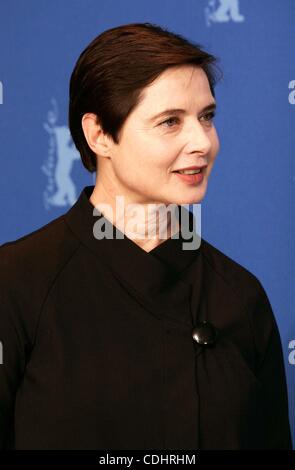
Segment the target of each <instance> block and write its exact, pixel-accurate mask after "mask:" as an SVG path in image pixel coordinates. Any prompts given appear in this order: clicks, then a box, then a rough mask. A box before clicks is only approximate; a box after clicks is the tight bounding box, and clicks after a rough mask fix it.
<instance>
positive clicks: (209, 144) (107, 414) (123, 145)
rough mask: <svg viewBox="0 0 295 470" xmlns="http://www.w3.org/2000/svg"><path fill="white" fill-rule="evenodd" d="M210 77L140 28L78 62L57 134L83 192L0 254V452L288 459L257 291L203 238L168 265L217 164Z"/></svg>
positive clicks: (283, 412)
mask: <svg viewBox="0 0 295 470" xmlns="http://www.w3.org/2000/svg"><path fill="white" fill-rule="evenodd" d="M216 71H217V67H216V59H215V58H214V57H213V56H212V55H210V54H208V53H207V52H205V51H204V50H202V49H201V48H200V46H198V45H196V44H193V43H191V42H189V41H187V40H186V39H184V38H183V37H181V36H179V35H176V34H174V33H171V32H169V31H167V30H164V29H162V28H160V27H158V26H156V25H152V24H149V23H144V24H130V25H124V26H120V27H117V28H113V29H110V30H108V31H105V32H104V33H102V34H101V35H99V36H98V37H97V38H95V39H94V40H93V41H92V42H91V43H90V45H89V46H88V47H87V48H86V49H85V50H84V51H83V52H82V54H81V55H80V57H79V59H78V61H77V63H76V65H75V68H74V71H73V73H72V76H71V82H70V104H69V127H70V131H71V134H72V137H73V140H74V143H75V145H76V147H77V149H78V150H79V152H80V154H81V158H82V162H83V164H84V166H85V167H86V169H87V170H89V171H90V172H94V171H96V172H97V174H96V184H95V186H94V187H92V186H88V187H86V188H84V189H83V191H82V192H81V194H80V197H79V198H78V200H77V202H76V203H75V204H74V206H73V207H72V208H71V209H70V210H69V211H68V212H67V213H66V214H64V215H63V216H61V217H59V218H57V219H55V220H54V221H52V222H50V223H49V224H48V225H46V226H44V227H42V228H40V229H39V230H37V231H35V232H33V233H31V234H29V235H27V236H25V237H22V238H21V239H19V240H16V241H12V242H8V243H6V244H4V245H3V246H2V247H1V249H0V263H1V266H0V267H1V269H0V273H1V274H0V295H1V317H0V326H1V328H0V332H1V338H0V340H1V342H2V344H3V364H2V365H1V366H0V403H1V413H0V443H1V447H2V448H13V449H259V448H260V449H275V448H277V449H290V448H291V438H290V426H289V420H288V402H287V389H286V379H285V371H284V364H283V355H282V348H281V342H280V336H279V332H278V328H277V324H276V321H275V318H274V314H273V312H272V309H271V306H270V303H269V300H268V298H267V295H266V293H265V291H264V289H263V287H262V285H261V283H260V282H259V280H258V279H257V278H256V277H255V276H254V275H253V274H251V273H250V272H249V271H247V270H246V269H245V268H243V267H242V266H240V265H239V264H238V263H236V262H235V261H233V260H231V259H230V258H229V257H227V256H226V255H225V254H223V253H221V252H220V251H219V250H217V249H216V248H214V247H213V246H212V245H211V244H209V243H208V242H206V241H205V240H204V239H201V243H199V244H198V243H197V244H196V243H192V244H191V246H189V247H186V248H184V242H185V240H186V241H187V237H186V236H184V234H185V232H187V231H188V229H190V230H191V232H190V233H191V237H192V238H193V241H194V240H195V238H194V237H195V235H196V231H195V230H194V227H195V223H196V220H195V218H194V217H193V214H192V213H190V212H189V211H187V210H186V209H185V205H186V204H197V203H199V202H200V201H201V200H202V199H203V198H204V196H205V193H206V189H207V184H208V178H209V175H210V173H211V171H212V167H213V165H214V161H215V158H216V155H217V153H218V150H219V141H218V136H217V133H216V130H215V127H214V124H213V117H214V108H215V106H216V100H215V94H214V85H215V83H216V81H217V75H216V74H215V72H216ZM167 109H170V111H167ZM171 109H173V111H171ZM191 168H193V169H194V170H195V171H194V173H195V174H191V175H189V174H185V173H187V171H183V170H188V169H191ZM198 170H201V172H198ZM118 197H120V198H121V199H120V200H119V201H118ZM122 202H123V204H122ZM118 203H120V204H121V205H120V204H118ZM155 204H156V205H157V204H159V205H161V207H162V209H163V208H164V209H167V208H170V205H171V204H172V205H173V207H174V210H172V211H171V212H169V214H170V215H168V217H165V215H166V214H165V211H163V210H162V211H160V212H157V210H156V208H155ZM122 207H123V210H122ZM134 207H135V212H136V216H135V217H134V216H133V212H134V211H133V209H134ZM178 216H180V217H178ZM113 217H115V218H113ZM187 218H189V225H187V223H185V220H186V221H187ZM158 226H159V227H158ZM158 228H160V230H159V229H158ZM163 229H165V230H163ZM165 231H166V235H165V234H164V236H162V233H163V232H165Z"/></svg>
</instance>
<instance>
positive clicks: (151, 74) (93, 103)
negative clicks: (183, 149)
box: [68, 23, 220, 172]
mask: <svg viewBox="0 0 295 470" xmlns="http://www.w3.org/2000/svg"><path fill="white" fill-rule="evenodd" d="M218 60H219V59H218V58H216V57H214V56H213V55H211V54H209V53H207V52H205V51H204V50H202V46H201V45H199V44H196V43H193V42H189V41H188V40H187V39H185V38H184V37H182V36H181V35H179V34H175V33H172V32H170V31H168V30H167V29H164V28H162V27H160V26H158V25H155V24H152V23H130V24H126V25H121V26H118V27H115V28H111V29H108V30H107V31H104V32H103V33H102V34H100V35H99V36H97V37H96V38H95V39H94V40H93V41H91V43H90V44H89V45H88V46H87V47H86V49H84V51H83V52H82V53H81V54H80V56H79V58H78V60H77V62H76V65H75V67H74V70H73V72H72V75H71V79H70V89H69V94H70V96H69V115H68V120H69V129H70V132H71V135H72V139H73V141H74V143H75V146H76V147H77V149H78V151H79V152H80V154H81V158H82V163H83V165H84V166H85V168H86V169H87V170H88V171H90V172H94V171H96V158H97V157H96V155H95V153H94V152H93V151H92V150H91V149H90V147H89V146H88V144H87V141H86V139H85V136H84V132H83V128H82V122H81V121H82V117H83V115H84V114H85V113H94V114H95V115H96V116H97V122H99V123H100V125H101V128H102V130H103V132H104V133H105V134H107V135H109V136H111V137H112V139H113V141H114V142H115V143H117V144H118V143H119V138H120V130H121V128H122V127H123V124H124V122H125V120H126V119H127V117H128V115H129V114H130V113H131V112H132V110H133V109H134V108H135V107H136V106H137V105H138V104H139V102H140V100H141V97H142V95H141V92H142V90H143V88H145V87H146V86H147V85H149V84H150V83H151V82H153V81H154V80H155V79H156V78H157V77H158V76H159V75H160V74H161V73H162V72H164V71H165V70H166V69H168V68H169V67H173V66H181V65H186V64H192V65H195V66H198V67H200V68H202V69H203V70H204V72H205V73H206V75H207V78H208V81H209V86H210V90H211V93H212V95H213V96H214V97H215V93H214V86H215V84H216V83H217V81H218V79H219V77H218V76H217V73H216V72H217V71H219V72H220V69H219V68H218V66H217V61H218Z"/></svg>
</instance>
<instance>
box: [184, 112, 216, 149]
mask: <svg viewBox="0 0 295 470" xmlns="http://www.w3.org/2000/svg"><path fill="white" fill-rule="evenodd" d="M210 129H211V127H208V124H206V123H201V122H199V120H198V119H194V120H192V121H191V122H190V124H188V126H187V133H186V139H187V152H189V153H193V152H197V153H199V154H204V155H206V154H208V153H209V152H210V150H211V147H212V142H211V139H210V136H209V132H210Z"/></svg>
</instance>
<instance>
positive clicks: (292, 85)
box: [288, 80, 295, 104]
mask: <svg viewBox="0 0 295 470" xmlns="http://www.w3.org/2000/svg"><path fill="white" fill-rule="evenodd" d="M289 89H290V90H292V91H291V93H289V96H288V100H289V103H290V104H295V80H291V81H290V82H289Z"/></svg>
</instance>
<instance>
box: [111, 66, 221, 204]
mask: <svg viewBox="0 0 295 470" xmlns="http://www.w3.org/2000/svg"><path fill="white" fill-rule="evenodd" d="M214 102H215V100H214V97H213V96H212V94H211V91H210V87H209V82H208V79H207V76H206V74H205V72H204V71H203V70H202V69H201V68H198V67H194V66H187V65H186V66H182V67H177V68H176V67H175V68H171V69H168V70H166V71H165V72H164V73H163V74H161V75H160V76H159V77H158V78H157V79H156V80H155V81H154V82H153V83H152V84H151V85H150V86H148V87H146V88H145V89H144V90H143V99H142V101H141V102H140V104H139V105H138V106H137V107H136V109H134V110H133V112H132V113H131V114H130V115H129V116H128V118H127V120H126V121H125V123H124V126H123V128H122V131H121V138H120V143H119V144H113V146H112V148H111V155H110V157H111V158H110V159H108V162H109V163H108V165H111V168H108V169H107V171H108V172H109V170H111V171H110V172H109V176H110V178H107V179H108V185H111V186H112V188H111V190H112V193H113V194H118V195H123V196H125V197H126V200H127V201H128V202H129V201H132V202H133V203H143V204H146V203H164V204H170V203H174V204H192V203H198V202H200V201H201V200H202V199H203V197H204V196H205V193H206V189H207V184H208V178H209V175H210V173H211V170H212V167H213V164H214V161H215V158H216V155H217V153H218V151H219V140H218V136H217V132H216V129H215V127H214V124H213V121H212V117H213V114H214V110H213V111H212V110H209V111H208V110H207V111H204V108H205V107H207V106H208V105H210V104H212V103H214ZM171 108H174V109H183V110H184V112H177V113H176V112H170V113H168V114H165V115H162V116H159V117H155V116H156V115H158V114H159V113H161V112H163V111H164V110H166V109H171ZM104 160H105V159H104ZM203 165H207V167H206V168H205V169H204V171H203V180H202V181H201V182H197V183H191V182H188V181H186V180H185V178H182V177H180V176H179V175H178V174H177V173H174V172H173V171H174V170H178V169H184V168H187V167H191V166H203ZM104 169H105V168H104ZM105 176H106V175H105Z"/></svg>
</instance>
